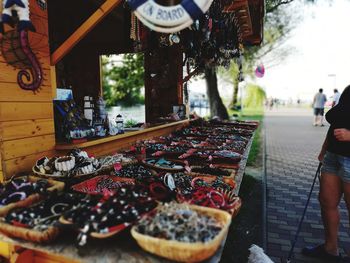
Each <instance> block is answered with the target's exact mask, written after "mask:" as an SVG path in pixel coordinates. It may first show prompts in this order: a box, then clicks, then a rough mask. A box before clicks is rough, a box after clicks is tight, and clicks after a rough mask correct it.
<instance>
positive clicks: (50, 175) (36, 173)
mask: <svg viewBox="0 0 350 263" xmlns="http://www.w3.org/2000/svg"><path fill="white" fill-rule="evenodd" d="M101 170H102V167H99V168H97V169H96V170H95V171H93V172H91V173H88V174H79V175H74V176H72V177H63V176H54V175H52V174H44V173H42V172H39V171H38V169H37V168H36V166H33V168H32V172H33V173H34V174H35V175H36V176H38V177H41V178H45V179H54V180H71V179H87V178H89V177H91V176H94V175H98V174H99V173H101Z"/></svg>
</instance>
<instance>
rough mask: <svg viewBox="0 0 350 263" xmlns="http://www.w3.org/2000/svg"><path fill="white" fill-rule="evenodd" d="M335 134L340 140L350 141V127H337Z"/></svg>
mask: <svg viewBox="0 0 350 263" xmlns="http://www.w3.org/2000/svg"><path fill="white" fill-rule="evenodd" d="M334 136H335V138H336V139H337V140H338V141H341V142H350V130H348V129H335V130H334Z"/></svg>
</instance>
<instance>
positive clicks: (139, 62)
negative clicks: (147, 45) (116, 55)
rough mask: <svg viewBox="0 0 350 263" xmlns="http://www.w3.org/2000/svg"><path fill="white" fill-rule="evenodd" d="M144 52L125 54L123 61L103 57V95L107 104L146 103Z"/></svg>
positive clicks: (130, 104)
mask: <svg viewBox="0 0 350 263" xmlns="http://www.w3.org/2000/svg"><path fill="white" fill-rule="evenodd" d="M143 61H144V58H143V54H142V53H137V54H125V55H123V56H122V59H121V61H120V62H119V61H117V62H115V61H113V60H112V59H111V58H108V57H102V70H103V78H102V86H103V96H104V99H105V100H106V104H107V106H115V105H122V106H132V105H135V104H141V103H144V97H143V95H142V93H141V89H142V87H144V65H143Z"/></svg>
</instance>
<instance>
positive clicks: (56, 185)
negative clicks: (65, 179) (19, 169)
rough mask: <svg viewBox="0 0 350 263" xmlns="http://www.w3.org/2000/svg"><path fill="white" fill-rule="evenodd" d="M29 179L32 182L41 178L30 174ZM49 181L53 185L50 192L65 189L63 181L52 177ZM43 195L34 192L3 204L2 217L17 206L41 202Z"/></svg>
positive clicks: (0, 209)
mask: <svg viewBox="0 0 350 263" xmlns="http://www.w3.org/2000/svg"><path fill="white" fill-rule="evenodd" d="M18 178H23V177H18ZM28 180H29V181H30V182H32V183H34V182H36V181H38V180H40V178H38V177H35V176H28ZM47 181H48V182H49V184H50V185H51V186H50V187H49V188H48V189H47V190H48V191H49V192H53V191H58V192H60V191H63V189H64V183H62V182H58V181H54V180H51V179H47ZM42 198H43V197H42V196H41V195H40V194H32V195H30V196H28V197H27V198H26V199H24V200H21V201H18V202H15V203H11V204H8V205H6V206H3V207H1V208H0V217H4V216H6V215H7V213H8V212H9V211H10V210H12V209H15V208H21V207H28V206H30V205H32V204H34V203H37V202H39V201H40V200H42Z"/></svg>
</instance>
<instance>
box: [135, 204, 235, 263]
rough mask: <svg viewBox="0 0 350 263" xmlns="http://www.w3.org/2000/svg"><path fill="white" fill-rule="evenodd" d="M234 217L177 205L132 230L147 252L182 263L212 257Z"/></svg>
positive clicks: (162, 209)
mask: <svg viewBox="0 0 350 263" xmlns="http://www.w3.org/2000/svg"><path fill="white" fill-rule="evenodd" d="M230 223H231V215H230V214H229V213H227V212H225V211H221V210H218V209H212V208H207V207H200V206H195V205H187V204H177V203H175V202H173V203H170V204H165V205H160V206H158V207H157V209H156V211H154V212H152V213H150V214H149V215H147V216H145V217H143V218H142V219H141V220H140V221H139V222H138V223H137V224H136V225H135V226H133V227H132V229H131V235H132V236H133V238H134V239H135V240H136V241H137V243H138V244H139V246H140V247H141V248H143V249H144V250H146V251H148V252H150V253H152V254H155V255H158V256H161V257H164V258H167V259H170V260H174V261H179V262H200V261H203V260H205V259H207V258H209V257H211V256H212V255H213V254H214V253H215V252H216V251H217V249H218V248H219V246H220V245H221V243H222V242H223V240H224V238H225V237H226V235H227V232H228V228H229V225H230Z"/></svg>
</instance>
